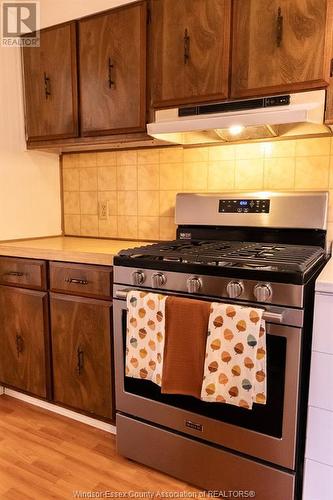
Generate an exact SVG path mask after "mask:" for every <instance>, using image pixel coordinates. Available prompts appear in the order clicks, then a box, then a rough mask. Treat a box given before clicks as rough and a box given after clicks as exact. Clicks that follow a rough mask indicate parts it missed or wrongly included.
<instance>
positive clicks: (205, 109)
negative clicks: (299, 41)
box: [147, 90, 331, 145]
mask: <svg viewBox="0 0 333 500" xmlns="http://www.w3.org/2000/svg"><path fill="white" fill-rule="evenodd" d="M325 98H326V91H325V90H314V91H309V92H301V93H297V94H284V95H279V96H271V97H263V98H256V99H247V100H242V101H229V102H221V103H215V104H204V105H195V106H187V107H181V108H172V109H164V110H158V111H155V121H154V122H153V123H149V124H148V125H147V132H148V134H149V135H150V136H152V137H154V138H155V139H159V140H162V141H166V142H168V143H174V144H184V145H185V144H192V145H194V144H204V143H206V144H212V143H230V142H241V141H249V140H263V139H272V138H277V137H281V138H287V137H303V136H307V135H312V136H317V135H322V134H331V129H330V128H329V127H327V126H326V125H325V124H324V113H325Z"/></svg>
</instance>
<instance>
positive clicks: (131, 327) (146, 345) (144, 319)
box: [125, 290, 167, 386]
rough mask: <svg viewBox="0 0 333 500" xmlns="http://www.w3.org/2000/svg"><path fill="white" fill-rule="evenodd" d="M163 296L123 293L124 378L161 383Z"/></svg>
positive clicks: (163, 334) (134, 292)
mask: <svg viewBox="0 0 333 500" xmlns="http://www.w3.org/2000/svg"><path fill="white" fill-rule="evenodd" d="M166 298H167V297H166V296H164V295H157V294H155V293H146V292H140V291H135V290H133V291H131V292H129V293H128V295H127V335H126V366H125V374H126V376H127V377H133V378H141V379H146V380H151V381H152V382H155V384H157V385H159V386H160V385H161V382H162V370H163V352H164V338H165V301H166Z"/></svg>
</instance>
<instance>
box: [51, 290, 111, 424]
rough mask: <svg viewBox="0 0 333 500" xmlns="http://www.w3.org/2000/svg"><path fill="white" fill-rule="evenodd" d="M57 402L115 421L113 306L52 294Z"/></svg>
mask: <svg viewBox="0 0 333 500" xmlns="http://www.w3.org/2000/svg"><path fill="white" fill-rule="evenodd" d="M50 303H51V339H52V356H53V387H54V401H55V402H57V403H60V404H63V405H66V406H70V407H72V408H75V409H78V410H81V411H84V412H86V413H92V414H94V415H97V416H100V417H103V418H108V419H110V418H113V413H114V410H113V394H112V387H111V380H112V365H111V324H112V323H111V320H112V303H111V302H109V301H104V300H95V299H89V298H82V297H74V296H68V295H62V294H55V293H51V294H50Z"/></svg>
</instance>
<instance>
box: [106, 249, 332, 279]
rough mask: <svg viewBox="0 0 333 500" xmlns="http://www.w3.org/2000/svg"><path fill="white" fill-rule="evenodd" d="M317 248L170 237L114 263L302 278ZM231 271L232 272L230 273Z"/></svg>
mask: <svg viewBox="0 0 333 500" xmlns="http://www.w3.org/2000/svg"><path fill="white" fill-rule="evenodd" d="M324 255H325V252H324V250H323V249H322V248H321V247H316V246H307V245H306V246H302V245H287V244H270V243H255V242H239V241H216V240H213V241H211V240H191V241H183V240H174V241H169V242H163V243H156V244H152V245H147V246H142V247H137V248H131V249H125V250H122V251H121V252H120V253H119V254H118V256H117V257H115V264H116V265H123V266H129V267H138V266H142V267H143V266H145V267H148V268H152V267H153V268H156V269H172V270H178V271H180V272H196V270H197V272H199V271H200V272H201V273H202V272H204V273H205V274H214V275H216V274H219V275H221V274H225V275H235V274H234V272H236V273H237V272H242V273H244V272H246V271H252V272H257V273H258V272H269V273H274V274H275V273H282V274H286V273H288V275H294V276H295V277H296V276H299V277H302V276H305V275H306V274H307V273H308V272H309V271H310V270H311V269H312V268H313V267H315V266H316V264H317V263H319V262H320V261H321V260H322V259H323V258H324ZM233 271H234V272H233Z"/></svg>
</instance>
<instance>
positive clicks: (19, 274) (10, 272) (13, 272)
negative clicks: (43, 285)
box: [3, 271, 24, 278]
mask: <svg viewBox="0 0 333 500" xmlns="http://www.w3.org/2000/svg"><path fill="white" fill-rule="evenodd" d="M3 276H16V277H17V278H22V276H24V273H20V272H18V271H9V272H8V273H3Z"/></svg>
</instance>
